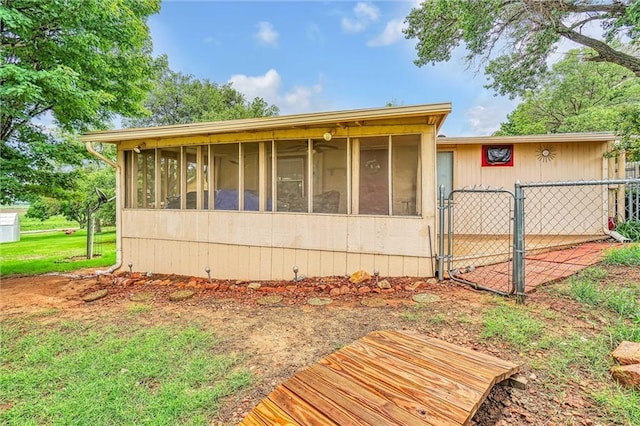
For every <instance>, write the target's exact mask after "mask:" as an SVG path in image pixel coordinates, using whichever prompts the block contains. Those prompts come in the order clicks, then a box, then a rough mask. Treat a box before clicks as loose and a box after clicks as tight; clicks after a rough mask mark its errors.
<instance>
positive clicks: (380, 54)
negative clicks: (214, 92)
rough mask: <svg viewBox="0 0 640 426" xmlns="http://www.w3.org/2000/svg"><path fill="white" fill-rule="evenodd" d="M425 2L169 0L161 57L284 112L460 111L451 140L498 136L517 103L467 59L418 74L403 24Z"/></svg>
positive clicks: (158, 46) (157, 37)
mask: <svg viewBox="0 0 640 426" xmlns="http://www.w3.org/2000/svg"><path fill="white" fill-rule="evenodd" d="M417 4H418V2H417V1H410V0H407V1H368V2H353V1H311V0H306V1H303V0H300V1H177V0H174V1H163V3H162V10H161V12H160V13H159V14H158V15H154V16H152V17H151V18H150V19H149V27H150V29H151V35H152V38H153V43H154V53H155V54H162V53H165V54H167V55H168V57H169V65H170V67H171V68H172V69H173V70H175V71H181V72H183V73H187V74H193V75H194V76H195V77H197V78H207V79H209V80H211V81H213V82H216V83H227V82H231V83H233V85H234V87H235V88H236V89H238V90H240V91H241V92H243V93H244V94H245V95H247V96H248V97H249V98H253V97H255V96H260V97H262V98H264V99H265V100H266V101H267V102H269V103H273V104H276V105H277V106H278V107H280V113H281V114H282V115H284V114H295V113H302V112H314V111H330V110H343V109H355V108H370V107H381V106H384V105H385V104H386V103H387V102H389V101H393V102H395V103H397V104H401V105H413V104H426V103H439V102H451V103H452V104H453V112H452V113H451V115H449V118H448V119H447V121H446V123H445V125H444V127H443V129H442V133H444V134H446V135H448V136H468V135H488V134H490V133H491V132H493V131H495V130H496V129H497V128H498V127H499V125H500V123H501V122H502V121H504V120H505V118H506V114H507V113H508V112H510V111H511V110H512V109H513V108H515V106H516V105H517V102H516V101H510V100H509V99H507V98H503V97H496V96H494V93H493V92H492V91H490V90H487V89H484V88H483V84H485V83H486V78H485V76H484V75H483V74H482V73H481V72H480V73H477V72H476V71H477V70H475V69H466V65H465V64H464V62H463V61H462V60H461V56H462V55H461V53H462V52H461V51H460V52H456V53H457V54H454V57H453V58H452V60H451V61H449V62H448V63H441V64H438V65H436V66H431V65H427V66H425V67H423V68H418V67H417V66H416V65H415V64H414V63H413V60H414V59H415V57H416V54H415V50H414V45H415V42H414V41H413V40H405V39H404V37H403V36H402V33H401V30H402V27H403V25H404V24H403V21H404V18H405V17H406V15H407V14H408V12H409V11H410V9H411V8H412V7H414V6H416V5H417Z"/></svg>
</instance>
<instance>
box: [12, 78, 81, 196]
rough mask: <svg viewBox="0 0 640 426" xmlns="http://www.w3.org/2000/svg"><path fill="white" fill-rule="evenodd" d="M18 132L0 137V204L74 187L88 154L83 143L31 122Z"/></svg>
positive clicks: (57, 194)
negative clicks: (5, 137)
mask: <svg viewBox="0 0 640 426" xmlns="http://www.w3.org/2000/svg"><path fill="white" fill-rule="evenodd" d="M0 90H1V89H0ZM4 103H5V102H4V101H3V102H0V105H2V104H4ZM1 109H2V106H0V110H1ZM0 114H1V113H0ZM15 135H16V137H15V138H13V139H11V140H2V141H0V204H9V203H12V202H14V201H32V200H33V199H34V197H38V196H48V197H58V196H62V195H64V193H65V192H66V191H67V190H69V189H71V188H73V187H74V185H75V182H76V179H77V178H78V172H77V167H79V166H80V165H81V164H82V161H84V159H86V157H87V154H86V150H85V149H84V146H83V145H82V144H80V143H79V142H77V141H75V140H73V139H72V138H70V137H68V136H67V135H64V134H52V133H47V132H45V130H44V129H40V128H38V127H37V126H35V125H31V124H29V125H25V126H22V127H20V128H19V129H18V130H16V133H15Z"/></svg>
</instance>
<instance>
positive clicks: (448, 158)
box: [436, 151, 453, 197]
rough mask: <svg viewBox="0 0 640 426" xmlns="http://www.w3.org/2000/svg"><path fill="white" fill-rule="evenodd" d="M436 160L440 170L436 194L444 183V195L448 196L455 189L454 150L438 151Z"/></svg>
mask: <svg viewBox="0 0 640 426" xmlns="http://www.w3.org/2000/svg"><path fill="white" fill-rule="evenodd" d="M436 161H437V166H436V168H437V170H438V187H437V188H436V194H438V191H440V185H444V188H445V189H444V196H445V197H448V196H449V194H450V193H451V191H452V190H453V151H438V156H437V157H436Z"/></svg>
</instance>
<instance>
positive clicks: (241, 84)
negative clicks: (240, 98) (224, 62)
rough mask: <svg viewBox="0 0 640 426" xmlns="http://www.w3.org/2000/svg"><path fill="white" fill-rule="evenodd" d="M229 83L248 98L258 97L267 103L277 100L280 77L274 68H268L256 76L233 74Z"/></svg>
mask: <svg viewBox="0 0 640 426" xmlns="http://www.w3.org/2000/svg"><path fill="white" fill-rule="evenodd" d="M229 83H231V84H233V87H234V88H236V89H238V90H239V91H240V92H242V93H244V94H245V95H246V96H247V98H249V99H253V98H256V97H260V98H263V99H264V100H266V101H267V102H269V103H275V102H276V101H277V100H278V92H279V91H280V86H281V85H282V79H281V78H280V74H278V72H277V71H276V70H274V69H270V70H269V71H267V72H266V73H265V74H264V75H259V76H256V77H250V76H247V75H244V74H234V75H232V76H231V78H230V79H229Z"/></svg>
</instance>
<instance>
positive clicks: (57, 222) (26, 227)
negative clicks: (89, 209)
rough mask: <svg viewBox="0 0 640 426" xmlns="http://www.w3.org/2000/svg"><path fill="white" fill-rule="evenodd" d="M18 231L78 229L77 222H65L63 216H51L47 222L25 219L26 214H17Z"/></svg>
mask: <svg viewBox="0 0 640 426" xmlns="http://www.w3.org/2000/svg"><path fill="white" fill-rule="evenodd" d="M18 217H19V218H20V231H21V232H24V231H38V230H43V229H44V230H49V229H75V228H78V227H79V225H78V222H76V221H73V220H67V219H66V218H65V217H64V216H61V215H58V216H51V217H50V218H49V219H47V220H40V219H32V218H28V217H26V213H19V214H18Z"/></svg>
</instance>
